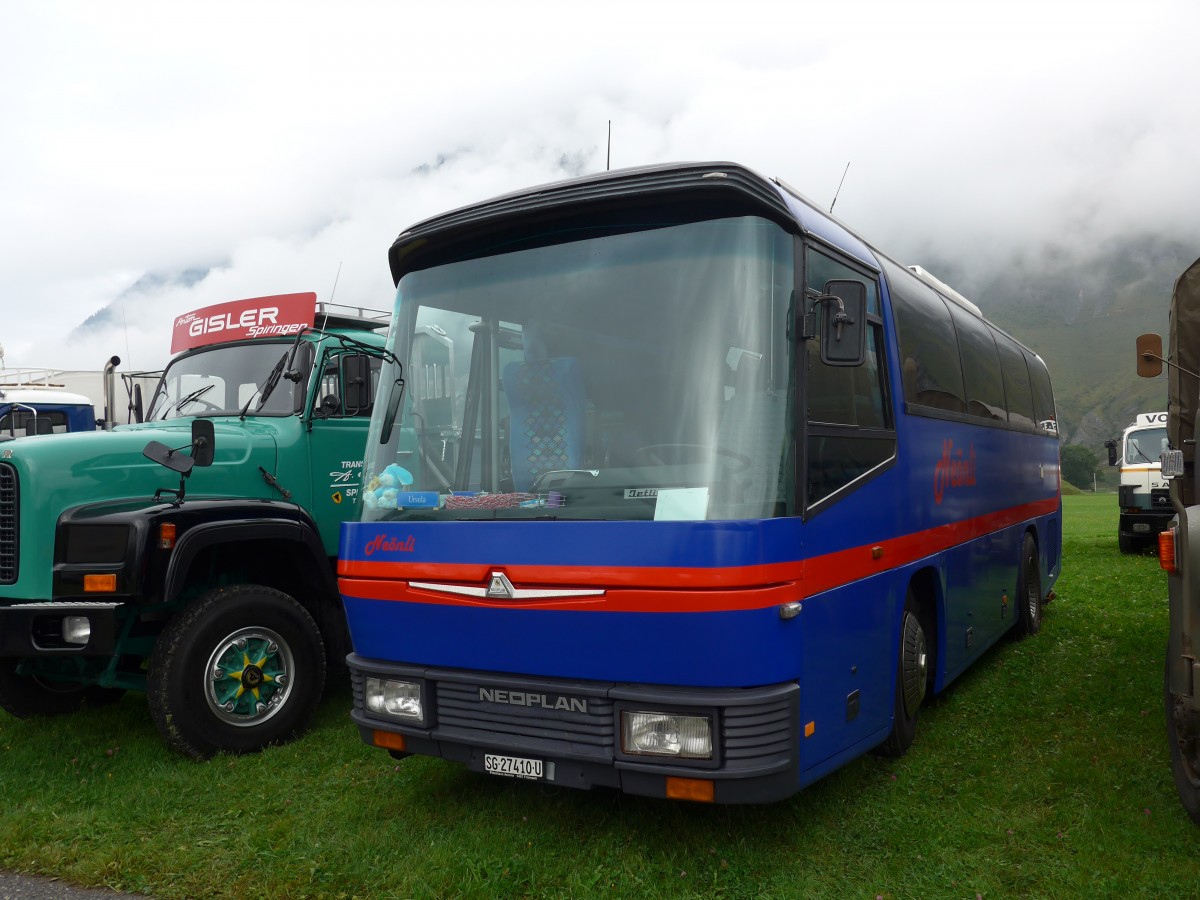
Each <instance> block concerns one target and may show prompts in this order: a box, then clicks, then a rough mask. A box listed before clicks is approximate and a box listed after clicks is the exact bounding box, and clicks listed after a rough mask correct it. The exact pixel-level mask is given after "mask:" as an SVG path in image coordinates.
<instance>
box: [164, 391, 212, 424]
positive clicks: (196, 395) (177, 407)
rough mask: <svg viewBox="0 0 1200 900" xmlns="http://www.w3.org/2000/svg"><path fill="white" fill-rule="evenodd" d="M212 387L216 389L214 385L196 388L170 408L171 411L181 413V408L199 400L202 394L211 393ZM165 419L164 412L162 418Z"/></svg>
mask: <svg viewBox="0 0 1200 900" xmlns="http://www.w3.org/2000/svg"><path fill="white" fill-rule="evenodd" d="M214 387H216V384H215V383H213V384H206V385H205V386H204V387H202V388H197V389H196V390H194V391H192V392H191V393H190V394H188V395H187V396H186V397H184V398H183V399H182V400H180V401H179V402H178V403H176V404H175V406H174V407H172V409H174V411H175V412H183V408H184V407H185V406H187V405H188V404H189V403H191V402H192V401H194V400H198V399H200V396H201V395H202V394H204V393H205V392H206V391H211V390H212V389H213V388H214ZM166 417H167V414H166V413H165V412H164V413H163V418H164V419H165V418H166Z"/></svg>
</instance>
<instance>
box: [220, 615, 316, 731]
mask: <svg viewBox="0 0 1200 900" xmlns="http://www.w3.org/2000/svg"><path fill="white" fill-rule="evenodd" d="M294 678H295V659H294V658H293V656H292V649H291V647H290V646H289V645H288V643H287V642H286V641H285V640H284V639H283V638H281V637H280V636H279V635H278V634H277V633H276V632H274V631H271V630H270V629H269V628H258V627H250V628H240V629H238V630H237V631H235V632H233V633H232V634H230V635H228V636H227V637H225V638H224V639H223V640H221V641H220V642H219V643H218V644H217V646H216V648H215V649H214V650H213V652H212V655H211V656H209V658H208V665H207V666H206V667H205V674H204V697H205V699H206V700H207V701H208V708H209V709H210V710H212V712H213V715H215V716H216V717H217V718H218V719H220V720H221V721H222V722H225V723H226V724H229V725H236V726H239V727H242V726H252V725H261V724H262V723H263V722H265V721H267V719H270V718H271V717H272V716H274V715H276V714H277V713H278V712H279V711H280V710H281V709H283V707H284V705H285V704H286V703H287V699H288V697H289V696H290V694H291V691H292V682H293V680H294Z"/></svg>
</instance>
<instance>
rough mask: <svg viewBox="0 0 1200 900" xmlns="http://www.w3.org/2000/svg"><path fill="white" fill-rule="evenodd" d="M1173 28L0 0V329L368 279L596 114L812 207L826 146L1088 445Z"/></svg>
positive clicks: (138, 323) (1051, 17) (554, 164)
mask: <svg viewBox="0 0 1200 900" xmlns="http://www.w3.org/2000/svg"><path fill="white" fill-rule="evenodd" d="M1197 25H1200V7H1197V6H1196V5H1195V4H1192V3H1189V2H1184V0H1149V2H1145V3H1142V4H1138V5H1136V6H1129V5H1128V4H1118V3H1114V2H1096V3H1089V4H1086V5H1084V4H1076V3H1073V2H1071V3H1067V2H1064V3H1061V4H1045V3H1037V4H1035V3H1032V2H1003V3H1001V2H997V0H983V2H979V3H973V4H951V3H947V2H937V0H917V2H912V3H907V4H903V5H898V4H889V3H885V2H869V0H850V2H845V3H841V4H837V5H836V8H830V9H821V10H816V9H810V8H809V6H808V5H805V4H776V3H768V2H760V0H748V2H746V3H742V4H738V5H737V7H736V8H733V7H730V6H729V5H728V4H711V3H662V4H633V3H629V2H625V0H617V2H614V3H610V4H606V5H605V6H604V7H603V8H602V9H600V8H597V9H583V8H575V7H571V6H569V5H566V6H564V5H563V4H554V3H549V2H529V3H514V4H508V5H505V6H504V7H503V9H501V8H499V7H497V6H495V5H494V4H492V5H488V4H482V3H473V2H471V3H456V4H452V5H449V6H444V7H443V8H439V9H433V10H419V11H415V12H414V11H412V10H410V9H409V8H407V5H401V4H386V3H358V4H354V5H352V6H349V7H345V8H340V7H338V8H334V7H329V6H327V5H325V4H315V3H304V2H293V3H286V4H284V3H273V2H268V3H262V4H255V5H254V6H253V7H251V8H247V7H246V6H245V5H244V4H242V5H239V4H231V3H222V2H218V3H214V4H208V5H205V7H203V8H202V9H184V8H173V7H164V6H163V5H161V4H153V3H148V2H127V3H120V4H118V5H116V6H114V7H108V6H104V7H96V6H94V5H91V4H86V3H83V2H78V3H76V2H36V3H35V2H21V0H18V2H14V3H8V4H5V5H4V6H3V7H2V8H0V121H3V122H4V124H5V128H4V130H5V140H4V141H3V142H0V196H3V197H4V198H5V204H4V210H5V213H6V215H4V216H2V217H0V287H2V290H0V312H2V317H0V342H2V343H3V345H4V347H5V358H6V363H7V364H8V365H26V366H44V365H50V366H63V367H68V368H90V367H98V366H99V365H100V363H101V362H102V361H103V360H104V359H106V358H107V357H108V356H110V355H112V354H113V353H117V354H119V355H121V356H122V357H124V363H123V366H122V368H126V369H149V368H156V367H158V366H161V365H162V364H163V363H164V362H165V360H166V358H167V348H168V345H169V334H168V329H169V325H170V322H171V320H172V318H173V317H174V316H176V315H178V314H180V313H182V312H184V311H187V310H190V309H194V308H196V307H198V306H202V305H206V304H209V303H217V302H222V301H225V300H231V299H237V298H241V297H250V296H256V295H261V294H275V293H284V292H291V291H309V290H312V291H316V292H317V294H318V296H319V297H320V298H321V299H323V300H327V299H329V298H330V295H331V294H333V299H334V300H335V301H336V302H343V303H348V304H353V305H365V306H371V307H387V306H389V305H390V303H391V298H392V294H393V287H392V284H391V281H390V277H389V274H388V269H387V261H386V254H387V248H388V246H389V245H390V243H391V241H392V240H393V239H394V237H395V236H396V234H398V233H399V232H400V231H401V230H402V229H404V228H405V227H407V226H408V225H410V224H412V223H413V222H415V221H417V220H419V219H421V218H424V217H426V216H429V215H433V214H435V213H438V212H441V211H444V210H446V209H450V208H453V207H457V206H461V205H463V204H466V203H470V202H474V201H477V200H482V199H486V198H487V197H490V196H494V195H496V194H499V193H503V192H506V191H509V190H514V189H517V188H521V187H525V186H529V185H534V184H539V183H544V182H547V181H553V180H557V179H560V178H565V177H571V176H574V175H578V174H584V173H588V172H596V171H602V170H603V169H604V168H605V166H606V164H607V163H608V159H609V148H608V147H607V145H606V142H607V136H608V126H609V122H611V123H612V146H611V163H612V166H613V167H621V166H629V165H644V164H651V163H659V162H667V161H679V160H693V159H713V160H721V159H730V160H734V161H737V162H741V163H744V164H746V165H749V166H751V167H752V168H755V169H757V170H758V171H760V172H762V173H763V174H765V175H773V176H779V177H781V178H782V179H784V180H786V181H787V182H788V183H789V184H792V185H794V186H795V187H796V188H798V189H799V190H800V191H802V192H803V193H805V194H806V195H808V196H809V197H811V198H812V199H813V200H814V201H815V202H817V203H818V204H820V205H822V206H824V207H826V208H827V207H828V205H829V204H830V203H831V202H832V201H833V198H834V194H835V191H836V190H837V188H838V183H839V179H841V177H842V175H843V172H845V174H846V177H845V183H844V185H843V186H842V188H841V193H840V194H838V196H837V205H836V213H837V215H838V216H839V217H841V218H842V219H843V220H844V221H845V222H847V223H848V224H849V225H851V226H852V227H853V228H855V229H856V230H857V231H859V232H860V233H862V234H863V235H864V236H866V237H867V238H869V239H870V240H871V241H872V242H874V243H876V244H877V245H879V246H880V247H882V248H883V249H884V250H886V251H887V252H889V253H890V254H891V255H893V256H894V257H896V258H897V259H899V260H901V261H903V262H906V263H919V264H921V265H924V266H925V267H926V268H929V269H930V270H931V271H933V272H934V273H935V274H937V275H938V276H939V277H941V278H942V279H943V280H945V281H947V282H949V283H951V284H953V285H955V286H956V287H958V288H959V289H960V290H961V291H962V292H963V293H964V294H966V295H967V296H969V297H971V298H972V299H974V300H975V301H976V302H977V303H979V305H980V306H981V307H983V309H984V312H985V314H986V315H988V316H989V317H990V318H992V319H993V320H994V321H996V322H997V323H998V324H1000V325H1002V326H1004V327H1006V328H1008V329H1009V330H1010V331H1012V332H1013V333H1014V334H1015V335H1016V336H1017V337H1019V338H1020V339H1021V340H1023V341H1025V342H1026V343H1029V344H1030V345H1031V346H1033V347H1034V348H1035V349H1037V350H1038V351H1039V352H1041V353H1042V354H1043V355H1044V356H1045V357H1046V358H1047V360H1048V362H1049V363H1050V365H1051V370H1052V374H1054V376H1055V381H1056V385H1057V387H1058V391H1059V395H1060V407H1061V408H1060V416H1061V418H1062V419H1063V421H1064V426H1065V429H1064V430H1065V432H1066V434H1067V436H1068V437H1069V438H1070V439H1072V440H1076V439H1078V440H1082V441H1090V440H1092V439H1093V434H1095V435H1099V434H1102V433H1104V432H1105V431H1106V430H1108V429H1111V428H1112V427H1115V426H1114V424H1113V423H1114V422H1116V421H1117V420H1119V419H1121V418H1122V417H1124V416H1127V415H1128V410H1135V409H1136V408H1138V407H1139V406H1140V405H1141V404H1143V403H1147V402H1152V401H1153V399H1154V397H1155V396H1156V395H1155V394H1153V393H1151V394H1150V395H1146V394H1145V393H1139V392H1144V391H1151V392H1153V391H1154V385H1153V383H1151V382H1143V383H1141V384H1138V383H1136V382H1135V381H1132V380H1130V379H1129V378H1127V376H1126V370H1127V369H1128V370H1129V371H1130V372H1131V371H1132V349H1128V350H1126V349H1124V348H1126V347H1128V348H1132V341H1133V335H1134V334H1136V333H1137V332H1138V331H1140V330H1160V331H1161V330H1163V329H1164V328H1165V325H1166V308H1167V299H1168V295H1169V290H1170V283H1171V281H1172V280H1173V279H1174V277H1175V276H1176V275H1178V274H1179V272H1180V271H1182V268H1183V266H1186V265H1187V263H1189V262H1190V261H1191V260H1192V259H1194V258H1196V256H1200V208H1197V205H1196V204H1195V203H1194V202H1193V198H1195V197H1197V196H1200V167H1197V166H1196V165H1195V159H1196V158H1197V156H1198V151H1200V117H1197V116H1195V115H1193V113H1192V109H1193V108H1194V102H1191V98H1187V97H1185V92H1186V91H1187V89H1188V88H1189V87H1190V85H1191V84H1192V83H1194V76H1193V74H1192V72H1193V65H1192V63H1191V59H1192V48H1191V44H1190V41H1191V36H1192V35H1194V34H1195V33H1196V31H1197V28H1196V26H1197ZM847 163H849V169H848V171H847V170H846V166H847ZM335 285H336V291H335ZM1077 357H1078V358H1077ZM1164 390H1165V389H1164ZM1162 392H1163V391H1162V390H1160V391H1159V392H1158V395H1161V393H1162ZM1102 395H1103V396H1102ZM1127 408H1128V409H1127ZM1089 417H1091V418H1089ZM1093 419H1094V420H1095V421H1093ZM1089 423H1091V424H1089ZM1105 436H1108V435H1107V434H1105Z"/></svg>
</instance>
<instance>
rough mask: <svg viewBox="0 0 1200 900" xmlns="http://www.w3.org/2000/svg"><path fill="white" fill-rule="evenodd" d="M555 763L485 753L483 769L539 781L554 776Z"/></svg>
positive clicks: (490, 773)
mask: <svg viewBox="0 0 1200 900" xmlns="http://www.w3.org/2000/svg"><path fill="white" fill-rule="evenodd" d="M553 765H554V764H553V763H550V764H549V770H547V769H548V767H547V766H546V764H544V763H543V762H542V761H541V760H540V759H525V758H524V757H520V756H499V755H498V754H495V753H485V754H484V755H483V770H484V771H485V772H487V773H488V774H489V775H502V776H504V777H505V778H528V779H530V780H531V781H538V780H540V779H542V778H546V779H550V778H553V777H554V775H553Z"/></svg>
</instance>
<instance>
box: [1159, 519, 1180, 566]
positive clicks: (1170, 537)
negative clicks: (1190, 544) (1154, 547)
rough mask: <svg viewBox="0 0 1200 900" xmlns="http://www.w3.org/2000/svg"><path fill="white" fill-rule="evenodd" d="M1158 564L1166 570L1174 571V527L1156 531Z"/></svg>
mask: <svg viewBox="0 0 1200 900" xmlns="http://www.w3.org/2000/svg"><path fill="white" fill-rule="evenodd" d="M1158 565H1159V568H1161V569H1166V570H1167V571H1168V572H1175V571H1176V569H1175V529H1174V528H1168V529H1167V530H1166V531H1160V532H1159V533H1158Z"/></svg>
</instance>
